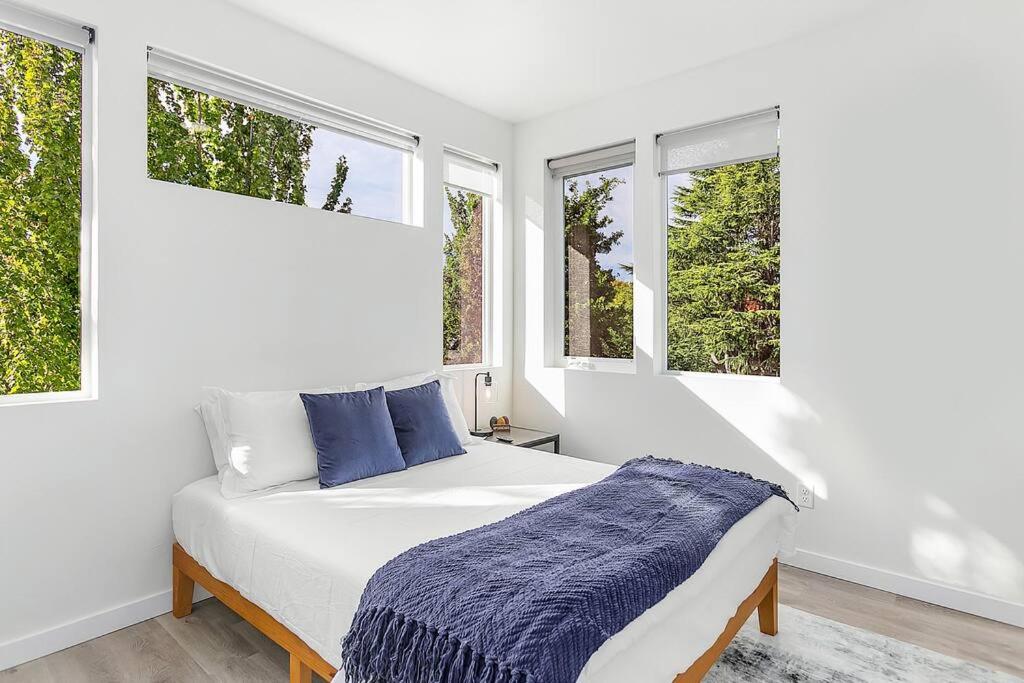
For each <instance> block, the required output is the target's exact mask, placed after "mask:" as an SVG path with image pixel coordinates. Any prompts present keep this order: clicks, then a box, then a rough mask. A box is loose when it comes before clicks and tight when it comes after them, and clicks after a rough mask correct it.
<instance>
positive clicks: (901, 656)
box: [704, 605, 1022, 683]
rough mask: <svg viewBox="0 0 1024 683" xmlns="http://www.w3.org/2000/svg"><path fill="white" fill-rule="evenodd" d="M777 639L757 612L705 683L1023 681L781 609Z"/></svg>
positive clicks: (827, 621)
mask: <svg viewBox="0 0 1024 683" xmlns="http://www.w3.org/2000/svg"><path fill="white" fill-rule="evenodd" d="M779 610H780V613H779V624H780V627H779V635H777V636H775V637H771V636H766V635H763V634H762V633H761V632H760V631H758V628H757V613H756V612H755V613H754V615H753V617H751V619H750V620H749V621H748V622H747V623H746V624H744V625H743V628H742V629H741V630H740V632H739V633H738V634H736V638H734V639H733V642H732V644H731V645H730V646H729V649H727V650H726V651H725V653H724V654H723V655H722V657H721V658H720V659H719V661H718V663H717V664H715V666H714V668H713V669H711V671H709V672H708V675H707V676H705V677H704V681H705V683H744V682H746V681H750V682H751V683H774V682H775V681H785V682H787V683H875V682H876V681H899V682H904V681H905V682H907V683H911V682H912V683H918V682H920V683H947V682H948V683H954V682H955V683H964V682H967V681H995V682H997V683H1011V682H1014V683H1019V682H1020V681H1021V680H1022V679H1019V678H1017V677H1015V676H1010V675H1009V674H1004V673H998V672H995V671H990V670H988V669H986V668H984V667H981V666H978V665H977V664H972V663H970V662H965V661H963V660H962V659H955V658H953V657H948V656H946V655H942V654H939V653H937V652H932V651H931V650H926V649H924V648H922V647H918V646H916V645H910V644H909V643H904V642H901V641H898V640H893V639H892V638H887V637H886V636H882V635H878V634H877V633H871V632H870V631H864V630H862V629H859V628H854V627H852V626H847V625H845V624H840V623H838V622H835V621H830V620H829V619H825V618H823V617H818V616H815V615H813V614H808V613H807V612H801V611H800V610H798V609H793V608H792V607H786V606H785V605H779Z"/></svg>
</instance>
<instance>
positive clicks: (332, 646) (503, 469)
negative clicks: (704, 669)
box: [173, 443, 795, 683]
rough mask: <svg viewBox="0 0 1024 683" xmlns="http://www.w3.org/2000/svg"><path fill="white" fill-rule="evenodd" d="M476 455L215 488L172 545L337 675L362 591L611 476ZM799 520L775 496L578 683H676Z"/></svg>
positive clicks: (531, 453)
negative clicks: (392, 564)
mask: <svg viewBox="0 0 1024 683" xmlns="http://www.w3.org/2000/svg"><path fill="white" fill-rule="evenodd" d="M468 451H469V452H468V453H467V454H466V455H462V456H457V457H453V458H447V459H444V460H440V461H435V462H431V463H427V464H424V465H418V466H416V467H413V468H410V469H408V470H404V471H402V472H394V473H391V474H386V475H382V476H379V477H373V478H371V479H364V480H362V481H358V482H353V483H351V484H347V485H344V486H340V487H337V488H333V489H324V490H321V489H320V488H319V487H318V486H317V482H316V480H307V481H303V482H297V483H294V484H289V485H286V486H283V487H280V488H276V489H273V490H271V491H266V492H263V493H258V494H254V495H251V496H247V497H244V498H237V499H233V500H228V499H225V498H224V497H223V496H221V494H220V489H219V485H218V483H217V478H216V477H209V478H207V479H202V480H200V481H197V482H195V483H193V484H190V485H188V486H186V487H185V488H184V489H182V490H181V491H180V492H178V493H177V494H176V495H175V496H174V503H173V520H174V535H175V538H176V539H177V541H178V543H180V544H181V546H182V547H183V548H184V549H185V550H186V551H187V552H188V553H189V554H190V555H191V556H192V557H193V558H195V559H196V561H198V562H199V563H200V564H201V565H203V566H204V567H206V569H207V570H208V571H209V572H210V573H211V574H213V576H215V577H217V578H218V579H220V580H221V581H224V582H226V583H228V584H230V585H231V586H233V587H234V588H235V589H237V590H238V591H239V592H240V593H241V594H242V595H244V596H245V597H246V598H248V599H249V600H251V601H252V602H254V603H256V604H257V605H259V606H260V607H262V608H263V609H264V610H266V611H267V612H268V613H269V614H270V615H271V616H273V617H274V618H275V619H277V620H278V621H280V622H281V623H282V624H284V625H285V626H287V627H288V628H289V629H290V630H291V631H293V632H294V633H295V634H296V635H298V636H299V637H300V638H302V639H303V640H304V641H305V642H306V643H307V644H309V646H310V647H312V648H313V649H314V650H316V651H317V653H319V654H320V656H322V657H323V658H324V659H325V660H327V661H328V662H330V663H331V664H332V665H334V666H335V667H339V666H340V663H341V662H340V660H341V645H340V641H341V638H342V636H343V635H344V634H345V633H346V632H347V631H348V628H349V625H350V624H351V621H352V617H353V615H354V614H355V610H356V607H357V606H358V604H359V598H360V596H361V595H362V591H363V588H364V587H365V585H366V582H367V581H368V580H369V578H370V576H371V575H372V574H373V572H374V571H375V570H376V569H377V568H378V567H380V566H381V565H382V564H384V563H385V562H387V561H388V560H390V559H391V558H393V557H395V556H396V555H398V554H399V553H401V552H403V551H404V550H407V549H409V548H411V547H413V546H415V545H418V544H419V543H422V542H424V541H427V540H429V539H432V538H437V537H440V536H445V535H449V534H454V533H458V532H460V531H465V530H467V529H471V528H474V527H478V526H481V525H483V524H488V523H491V522H495V521H497V520H499V519H502V518H504V517H507V516H508V515H510V514H512V513H514V512H518V511H519V510H522V509H524V508H527V507H529V506H531V505H534V504H536V503H538V502H540V501H542V500H546V499H547V498H551V497H552V496H556V495H558V494H560V493H563V492H565V491H569V490H572V489H575V488H578V487H580V486H584V485H586V484H589V483H592V482H594V481H597V480H598V479H601V478H602V477H604V476H606V475H608V474H609V473H610V472H612V471H613V470H614V467H613V466H611V465H605V464H601V463H596V462H591V461H588V460H580V459H577V458H571V457H566V456H558V455H553V454H551V453H545V452H543V451H537V450H531V449H525V448H515V447H512V446H505V445H500V444H493V443H482V444H479V445H473V446H470V447H469V448H468ZM794 526H795V514H794V512H793V509H792V507H791V506H790V505H789V503H787V502H785V501H783V500H781V499H780V498H778V497H775V496H773V497H772V498H771V499H769V500H768V501H766V502H765V503H763V504H762V505H761V506H760V507H758V508H757V509H755V510H754V511H753V512H751V513H750V514H749V515H747V516H746V517H745V518H743V519H742V520H740V521H739V522H738V523H737V524H735V525H734V526H733V528H732V529H730V530H729V532H728V533H727V534H726V535H725V536H724V537H723V538H722V540H721V541H720V542H719V544H718V547H717V548H716V549H715V550H714V552H713V553H712V554H711V556H710V557H709V558H708V559H707V561H705V563H704V565H703V566H702V567H701V568H700V569H699V570H698V571H697V572H696V573H695V574H694V575H693V576H692V577H690V579H689V580H687V581H686V582H685V583H684V584H682V585H681V586H679V587H678V588H676V589H675V590H674V591H672V592H671V593H669V595H667V596H666V597H665V599H663V600H662V601H661V602H659V603H658V604H657V605H655V606H654V607H652V608H651V609H649V610H647V611H646V612H644V614H642V615H641V616H640V617H639V618H637V619H636V620H634V621H633V622H632V623H631V624H630V625H629V626H628V627H626V628H625V629H624V630H622V631H621V632H619V633H618V634H616V635H615V636H613V637H612V638H610V639H609V640H608V641H606V642H605V643H604V645H602V646H601V648H600V649H599V650H598V651H597V652H595V653H594V655H593V656H592V657H591V658H590V660H589V661H588V663H587V665H586V667H585V668H584V670H583V672H582V673H581V674H580V677H579V681H580V682H581V683H613V682H620V681H624V680H629V681H636V682H638V683H639V682H643V681H657V682H658V683H664V682H665V681H670V680H672V678H673V677H674V676H675V674H677V673H679V672H681V671H684V670H685V669H686V668H687V667H689V665H690V664H691V663H693V661H694V660H695V659H696V658H697V657H699V656H700V655H701V654H703V653H704V651H705V650H707V648H708V647H710V646H711V644H712V643H713V642H714V641H715V639H716V638H717V637H718V635H719V634H720V633H721V631H722V629H723V628H724V627H725V623H726V621H728V620H729V618H730V617H731V616H732V615H733V614H734V613H735V611H736V607H737V605H739V603H740V602H741V601H742V600H743V599H744V598H745V597H747V596H748V595H749V594H750V592H751V591H752V590H753V589H754V587H755V586H756V585H757V583H758V582H759V581H760V579H761V577H762V576H763V575H764V572H765V571H766V570H767V569H768V566H769V565H770V564H771V560H772V558H773V557H775V556H776V554H777V553H779V552H780V550H782V551H787V550H788V549H789V548H790V547H791V545H792V532H793V528H794Z"/></svg>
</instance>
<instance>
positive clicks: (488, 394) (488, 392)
mask: <svg viewBox="0 0 1024 683" xmlns="http://www.w3.org/2000/svg"><path fill="white" fill-rule="evenodd" d="M492 398H494V390H493V389H491V387H489V386H485V387H484V400H485V401H487V402H488V403H489V402H490V401H491V399H492Z"/></svg>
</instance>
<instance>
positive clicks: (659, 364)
mask: <svg viewBox="0 0 1024 683" xmlns="http://www.w3.org/2000/svg"><path fill="white" fill-rule="evenodd" d="M770 111H774V112H775V115H776V118H777V120H778V122H779V124H778V125H779V129H778V130H779V134H778V137H777V140H776V142H777V144H776V149H775V153H774V154H771V155H767V156H760V157H751V158H749V159H740V160H736V161H727V162H722V163H718V162H716V163H714V164H708V165H706V166H695V167H692V168H685V169H673V170H669V171H663V170H661V150H660V140H661V138H662V136H664V135H671V134H673V133H679V132H686V131H690V130H698V129H701V128H707V127H709V126H716V125H718V124H720V123H729V122H731V121H737V120H742V119H748V118H751V117H755V116H760V115H763V114H765V113H767V112H770ZM781 131H782V112H781V108H780V107H779V106H775V107H772V108H769V109H762V110H758V111H756V112H750V113H748V114H742V115H740V116H734V117H731V118H728V119H722V120H720V121H711V122H708V123H702V124H699V125H697V126H693V127H691V128H684V129H681V130H677V131H673V132H671V133H659V134H657V135H655V136H654V148H655V155H654V164H655V168H654V175H655V177H656V178H657V187H658V207H657V216H658V223H657V225H655V227H654V239H653V240H652V242H653V243H654V249H655V253H654V267H655V273H654V281H655V283H656V285H657V286H656V287H655V296H654V326H655V334H654V374H655V375H663V376H674V377H689V376H704V377H714V378H730V379H743V380H747V381H749V380H754V381H762V382H764V381H768V382H775V383H778V382H780V381H781V379H782V367H781V363H780V367H779V374H778V375H736V374H731V373H715V372H694V371H691V370H673V369H672V368H669V367H668V274H669V273H668V228H669V225H668V224H669V220H670V218H671V217H670V216H669V209H668V204H669V197H668V186H669V182H670V180H669V179H670V178H671V177H672V176H674V175H679V174H681V173H689V172H690V171H696V170H701V169H704V168H718V167H720V166H729V165H731V164H736V163H744V162H748V161H758V160H760V159H772V158H779V159H780V161H781V158H782V157H781ZM779 194H780V202H779V206H780V212H781V210H782V208H781V207H782V201H781V200H782V197H781V194H782V189H781V187H780V190H779ZM779 246H780V249H781V246H782V232H781V222H780V233H779ZM781 270H782V266H781V264H780V266H779V271H780V282H781ZM780 291H781V290H780ZM780 306H781V304H780ZM780 311H781V308H780ZM780 318H781V313H780ZM779 322H780V335H781V319H780V321H779ZM780 338H781V337H780Z"/></svg>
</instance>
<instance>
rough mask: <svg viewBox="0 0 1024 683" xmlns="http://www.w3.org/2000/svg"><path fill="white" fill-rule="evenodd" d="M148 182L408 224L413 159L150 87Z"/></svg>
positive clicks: (157, 83)
mask: <svg viewBox="0 0 1024 683" xmlns="http://www.w3.org/2000/svg"><path fill="white" fill-rule="evenodd" d="M148 117H149V154H148V167H149V177H150V178H155V179H157V180H166V181H169V182H174V183H181V184H184V185H191V186H193V187H202V188H207V189H212V190H221V191H224V192H233V193H235V194H244V195H247V196H249V197H259V198H262V199H271V200H274V201H279V202H286V203H289V204H300V205H305V206H312V207H315V208H320V209H324V210H326V211H335V212H338V213H351V214H355V215H357V216H366V217H368V218H379V219H383V220H390V221H402V220H403V212H402V205H403V198H404V196H405V195H404V193H405V188H404V183H405V168H406V164H405V155H406V154H408V152H406V151H404V150H400V149H397V148H395V147H390V146H388V145H382V144H378V143H375V142H370V141H368V140H364V139H362V138H359V137H355V136H352V135H346V134H344V133H339V132H336V131H334V130H331V129H328V128H322V127H317V126H314V125H312V124H308V123H302V122H299V121H295V120H292V119H289V118H287V117H284V116H279V115H277V114H271V113H268V112H265V111H262V110H260V109H256V108H254V107H250V106H247V105H243V104H238V103H236V102H232V101H230V100H226V99H223V98H220V97H214V96H212V95H208V94H206V93H203V92H200V91H197V90H192V89H190V88H185V87H182V86H179V85H175V84H171V83H167V82H165V81H162V80H160V79H157V78H150V79H149V114H148Z"/></svg>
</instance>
